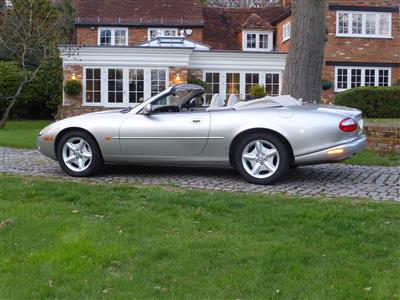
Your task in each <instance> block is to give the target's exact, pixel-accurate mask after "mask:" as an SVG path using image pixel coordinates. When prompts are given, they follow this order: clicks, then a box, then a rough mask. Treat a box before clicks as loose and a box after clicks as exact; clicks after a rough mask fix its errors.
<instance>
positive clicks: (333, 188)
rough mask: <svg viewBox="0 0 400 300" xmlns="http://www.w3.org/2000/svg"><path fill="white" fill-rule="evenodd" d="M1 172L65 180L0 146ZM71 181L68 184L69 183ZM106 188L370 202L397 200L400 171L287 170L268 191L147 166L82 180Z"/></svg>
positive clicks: (216, 171)
mask: <svg viewBox="0 0 400 300" xmlns="http://www.w3.org/2000/svg"><path fill="white" fill-rule="evenodd" d="M0 156H1V168H0V171H1V172H4V173H12V174H23V175H31V176H47V177H58V178H68V179H71V177H67V176H66V175H65V174H64V173H63V172H62V171H61V169H60V167H59V165H58V163H57V162H54V161H52V160H50V159H47V158H46V157H44V156H42V155H41V154H40V153H39V152H38V151H36V150H19V149H11V148H4V147H0ZM71 180H72V179H71ZM83 180H85V181H96V182H106V183H129V182H138V183H143V184H154V185H157V184H173V185H177V186H181V187H188V188H200V189H206V190H223V191H241V192H258V193H266V194H273V193H284V194H287V195H297V196H319V195H321V196H325V197H329V198H333V197H342V196H343V197H352V198H362V197H367V198H371V199H374V200H396V201H400V167H364V166H353V165H344V164H326V165H316V166H307V167H300V168H297V169H294V170H291V171H290V173H289V176H288V177H287V179H285V180H284V181H282V182H280V183H277V184H275V185H272V186H260V185H254V184H249V183H247V182H245V181H244V180H242V179H241V178H240V177H239V175H238V174H237V173H236V171H235V170H233V169H229V168H228V169H223V168H198V167H196V168H189V167H187V168H182V167H179V168H178V167H149V166H146V167H145V166H108V167H107V168H106V169H105V171H104V172H103V173H102V174H101V175H99V176H96V177H94V178H90V179H83Z"/></svg>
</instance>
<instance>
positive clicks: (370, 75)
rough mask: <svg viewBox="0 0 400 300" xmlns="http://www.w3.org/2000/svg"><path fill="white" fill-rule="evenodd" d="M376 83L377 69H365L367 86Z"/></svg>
mask: <svg viewBox="0 0 400 300" xmlns="http://www.w3.org/2000/svg"><path fill="white" fill-rule="evenodd" d="M374 85H375V70H374V69H366V70H365V86H374Z"/></svg>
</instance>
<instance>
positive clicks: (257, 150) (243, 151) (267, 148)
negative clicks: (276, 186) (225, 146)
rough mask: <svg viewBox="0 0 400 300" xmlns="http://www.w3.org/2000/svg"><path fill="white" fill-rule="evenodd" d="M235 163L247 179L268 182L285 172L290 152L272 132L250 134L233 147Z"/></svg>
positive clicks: (254, 181)
mask: <svg viewBox="0 0 400 300" xmlns="http://www.w3.org/2000/svg"><path fill="white" fill-rule="evenodd" d="M235 165H236V169H237V170H238V172H239V173H240V175H241V176H242V177H243V178H245V179H246V180H247V181H249V182H251V183H255V184H270V183H273V182H275V181H277V180H279V179H281V178H283V177H284V176H285V175H286V174H287V172H288V170H289V168H290V152H289V149H288V147H287V146H286V144H285V143H284V142H283V141H282V140H281V139H280V138H279V137H277V136H275V135H273V134H269V133H255V134H250V135H248V136H246V137H245V138H243V139H242V140H241V141H240V142H239V143H238V145H237V147H236V149H235Z"/></svg>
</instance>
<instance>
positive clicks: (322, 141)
mask: <svg viewBox="0 0 400 300" xmlns="http://www.w3.org/2000/svg"><path fill="white" fill-rule="evenodd" d="M204 97H205V91H204V89H203V88H202V87H200V86H198V85H192V84H180V85H175V86H172V87H170V88H168V89H167V90H165V91H163V92H161V93H160V94H158V95H156V96H154V97H152V98H150V99H148V100H146V101H144V102H143V103H141V104H139V105H138V106H136V107H134V108H132V107H129V108H125V109H119V110H113V111H104V112H97V113H90V114H85V115H81V116H78V117H73V118H68V119H64V120H61V121H58V122H55V123H53V124H51V125H49V126H47V127H46V128H44V129H43V130H42V131H41V132H40V134H39V137H38V147H39V150H40V151H41V152H42V153H43V154H44V155H46V156H48V157H50V158H52V159H54V160H58V162H59V164H60V166H61V168H62V169H63V170H64V171H65V172H66V173H67V174H69V175H71V176H80V177H83V176H90V175H92V174H95V173H96V172H97V171H99V170H100V169H101V167H102V166H103V165H104V164H115V163H117V164H123V163H132V164H149V165H165V166H168V165H189V166H193V165H207V166H217V165H226V166H232V167H234V168H236V170H237V171H238V172H239V173H240V175H241V176H242V177H243V178H245V179H246V180H248V181H249V182H252V183H256V184H269V183H272V182H275V181H277V180H279V179H281V178H283V177H284V176H285V174H286V173H287V172H288V170H289V169H290V168H291V167H296V166H301V165H308V164H318V163H327V162H337V161H341V160H344V159H346V158H348V157H350V156H352V155H354V154H356V153H358V152H359V151H361V150H362V148H363V147H364V145H365V142H366V136H365V135H363V134H362V128H363V120H362V118H361V111H359V110H356V109H351V108H347V107H338V106H334V105H315V104H304V103H301V102H300V101H298V100H296V99H294V98H292V97H290V96H277V97H265V98H262V99H256V100H251V101H240V102H238V101H237V98H236V96H234V95H233V96H231V97H230V98H229V100H228V103H227V104H226V105H225V101H224V100H222V99H221V97H220V96H219V95H218V94H215V95H213V96H212V99H211V102H210V104H209V105H206V101H205V100H204V99H205V98H204Z"/></svg>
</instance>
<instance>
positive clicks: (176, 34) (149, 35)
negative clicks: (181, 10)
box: [147, 27, 179, 41]
mask: <svg viewBox="0 0 400 300" xmlns="http://www.w3.org/2000/svg"><path fill="white" fill-rule="evenodd" d="M152 30H160V31H161V37H165V31H167V30H171V31H175V36H178V35H179V30H178V28H163V27H151V28H147V40H148V41H151V40H152V38H151V34H150V32H151V31H152Z"/></svg>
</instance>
